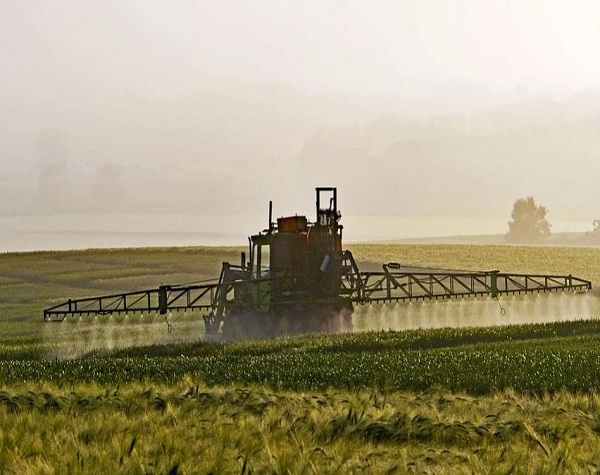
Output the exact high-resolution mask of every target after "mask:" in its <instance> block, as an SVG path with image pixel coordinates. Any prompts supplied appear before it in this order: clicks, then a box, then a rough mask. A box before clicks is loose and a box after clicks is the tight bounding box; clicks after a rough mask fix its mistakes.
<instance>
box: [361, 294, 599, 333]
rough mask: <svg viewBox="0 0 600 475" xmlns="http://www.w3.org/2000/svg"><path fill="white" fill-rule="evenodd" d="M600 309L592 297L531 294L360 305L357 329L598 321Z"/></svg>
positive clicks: (403, 328)
mask: <svg viewBox="0 0 600 475" xmlns="http://www.w3.org/2000/svg"><path fill="white" fill-rule="evenodd" d="M599 310H600V307H599V306H598V299H597V297H594V296H593V295H592V294H573V293H568V292H562V293H542V294H530V295H516V296H504V297H501V298H499V299H495V298H491V297H477V298H464V299H455V300H434V301H427V300H426V301H417V302H408V303H393V304H385V305H365V306H358V307H357V308H356V309H355V312H354V330H355V331H369V330H410V329H417V328H444V327H481V326H494V325H514V324H523V323H548V322H560V321H572V320H585V319H592V318H596V315H598V313H599Z"/></svg>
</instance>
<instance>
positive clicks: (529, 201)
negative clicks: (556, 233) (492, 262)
mask: <svg viewBox="0 0 600 475" xmlns="http://www.w3.org/2000/svg"><path fill="white" fill-rule="evenodd" d="M547 214H548V210H547V209H546V207H545V206H538V205H537V204H536V203H535V200H534V199H533V197H531V196H530V197H528V198H519V199H518V200H517V201H515V203H514V205H513V210H512V213H511V218H512V219H511V220H510V221H509V222H508V232H507V233H506V240H507V241H509V242H513V243H539V242H541V241H543V240H544V239H546V238H548V237H549V236H550V223H548V221H547V220H546V215H547Z"/></svg>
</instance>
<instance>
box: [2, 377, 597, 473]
mask: <svg viewBox="0 0 600 475" xmlns="http://www.w3.org/2000/svg"><path fill="white" fill-rule="evenodd" d="M599 402H600V401H599V398H598V396H596V395H594V394H585V395H574V394H571V393H568V392H561V393H558V394H555V395H552V396H547V397H544V398H540V399H536V398H530V397H526V396H522V395H519V394H516V393H514V392H512V391H503V392H499V393H496V394H494V395H491V396H486V397H478V398H474V397H472V396H469V395H467V394H462V393H448V392H447V391H445V390H440V389H435V388H434V389H430V390H428V391H426V392H424V393H390V394H387V393H381V392H369V391H352V392H345V391H343V392H340V391H333V390H329V391H325V392H303V393H298V392H286V391H273V390H270V389H265V388H262V387H250V388H239V387H238V388H234V387H206V386H203V385H202V384H201V383H197V382H196V381H194V380H192V379H186V380H183V381H181V382H180V383H179V384H177V385H170V386H144V385H140V384H131V385H126V386H124V387H108V388H105V387H99V386H96V385H94V384H88V385H76V386H73V387H68V388H64V387H63V388H61V387H57V386H53V385H48V384H44V385H40V386H37V387H34V388H31V387H19V386H17V387H13V388H10V390H3V391H0V416H1V417H2V420H3V421H4V422H3V435H2V439H0V440H1V442H0V445H1V447H2V451H1V452H0V453H1V455H0V471H2V472H12V471H19V472H25V473H55V472H59V473H66V472H68V473H89V472H90V471H92V472H94V473H100V472H101V473H141V472H153V473H333V472H335V473H340V472H344V473H353V472H357V473H407V472H418V473H422V472H435V473H438V472H440V471H443V472H452V473H463V472H465V473H473V472H476V473H479V472H482V471H483V472H492V473H509V472H511V471H514V472H517V473H539V472H544V473H546V472H564V471H567V472H580V471H596V470H597V469H598V465H597V463H598V462H597V461H598V460H599V457H600V444H598V430H599V422H600V419H599V418H600V413H599V410H598V408H599ZM42 418H43V420H44V423H43V424H40V419H42Z"/></svg>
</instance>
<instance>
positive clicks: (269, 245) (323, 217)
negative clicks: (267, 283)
mask: <svg viewBox="0 0 600 475" xmlns="http://www.w3.org/2000/svg"><path fill="white" fill-rule="evenodd" d="M316 210H317V212H316V219H315V221H314V222H309V221H308V219H307V218H306V216H301V215H293V216H284V217H280V218H277V220H276V222H274V221H273V219H272V204H270V205H269V227H268V229H267V230H266V231H265V232H263V233H260V234H257V235H254V236H251V237H250V273H251V275H252V278H253V279H261V278H262V279H265V278H268V279H272V280H274V281H275V286H274V287H275V288H274V289H273V290H274V292H273V293H272V295H271V299H272V301H273V302H282V301H289V300H290V299H291V298H293V297H294V296H296V297H298V296H300V295H303V298H306V296H308V295H310V296H312V298H313V299H314V298H318V297H322V296H331V295H333V294H335V295H337V293H338V291H339V287H340V263H341V260H342V259H341V254H342V229H343V227H342V226H341V225H340V224H339V220H340V219H341V213H340V211H339V210H338V208H337V189H336V188H317V189H316Z"/></svg>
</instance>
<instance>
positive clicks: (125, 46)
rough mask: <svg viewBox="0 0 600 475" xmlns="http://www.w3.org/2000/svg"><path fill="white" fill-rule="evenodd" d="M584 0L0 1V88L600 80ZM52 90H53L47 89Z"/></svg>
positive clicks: (566, 83)
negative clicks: (211, 80) (225, 79)
mask: <svg viewBox="0 0 600 475" xmlns="http://www.w3.org/2000/svg"><path fill="white" fill-rule="evenodd" d="M599 21H600V2H597V1H596V0H588V1H582V0H575V1H568V2H566V1H563V0H553V1H548V0H518V1H498V0H471V1H466V0H464V1H448V0H446V1H444V0H436V1H432V0H418V1H417V0H413V1H410V0H400V1H377V0H375V1H372V0H369V1H359V0H344V1H341V0H340V1H321V0H319V1H314V0H301V1H280V0H266V1H265V0H263V1H228V0H224V1H211V2H207V1H192V0H189V1H183V0H179V1H177V0H175V1H169V2H166V1H153V0H142V1H140V0H130V1H123V0H117V1H115V0H102V1H89V0H64V1H51V0H39V1H32V0H21V1H12V0H1V1H0V61H1V62H2V64H3V74H2V77H1V79H0V80H1V81H2V83H1V84H2V90H3V91H4V92H3V94H11V95H16V96H17V97H18V96H19V95H20V94H24V93H26V92H34V93H35V92H39V93H46V92H47V91H50V90H55V91H56V92H57V93H59V94H64V93H66V92H67V91H69V90H74V91H85V90H87V89H88V88H89V87H95V88H98V90H100V91H107V92H108V91H110V92H113V93H116V94H133V93H140V94H142V95H144V94H146V93H154V92H155V91H156V88H158V89H159V90H160V92H164V89H166V90H167V91H168V90H177V89H181V88H189V89H192V88H193V87H194V82H196V81H198V80H199V79H200V78H201V77H202V76H221V75H223V76H232V77H242V78H251V79H258V80H267V81H284V82H289V83H292V84H294V85H297V86H300V87H302V88H307V89H309V90H310V91H329V92H341V91H344V92H348V91H349V92H353V93H360V94H384V93H394V94H410V93H412V92H413V90H414V91H417V92H423V90H426V88H427V87H428V86H430V85H432V84H443V83H444V82H447V81H452V80H460V81H469V82H481V83H483V84H486V85H491V86H494V87H499V88H514V87H524V88H526V89H528V90H552V91H554V90H556V91H561V92H562V91H573V90H577V89H581V88H585V87H590V86H598V85H600V55H599V54H598V45H599V44H600V28H598V25H599ZM56 89H58V90H56Z"/></svg>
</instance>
